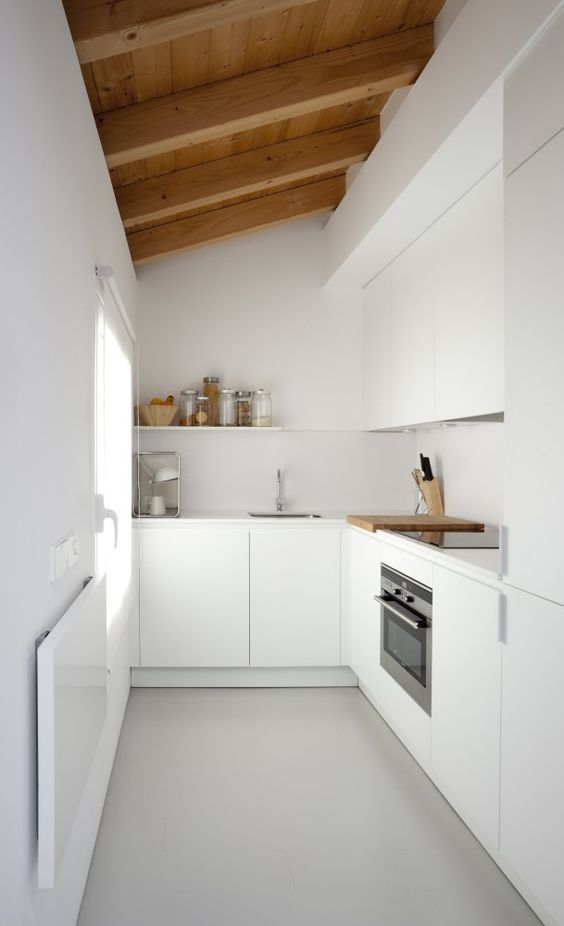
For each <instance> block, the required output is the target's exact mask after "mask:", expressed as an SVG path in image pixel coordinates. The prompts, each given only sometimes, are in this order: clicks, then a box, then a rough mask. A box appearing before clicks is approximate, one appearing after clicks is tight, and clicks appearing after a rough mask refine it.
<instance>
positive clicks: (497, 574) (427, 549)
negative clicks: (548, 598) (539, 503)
mask: <svg viewBox="0 0 564 926" xmlns="http://www.w3.org/2000/svg"><path fill="white" fill-rule="evenodd" d="M312 513H315V514H320V515H322V517H321V518H296V519H294V518H251V516H250V515H249V512H248V511H233V510H213V511H194V510H189V509H187V510H183V511H181V513H180V517H178V518H169V517H167V518H158V517H155V518H151V517H146V518H134V519H133V523H134V525H135V526H136V528H137V529H139V528H141V529H155V528H157V529H163V528H174V529H177V530H183V529H186V528H190V527H205V526H210V527H211V526H215V527H218V526H220V525H221V526H224V527H241V526H243V525H245V526H246V527H251V526H252V527H253V528H267V529H272V528H281V527H283V528H293V529H295V528H296V527H300V528H302V529H306V530H308V529H309V530H311V529H317V530H319V529H320V528H321V529H323V528H326V527H341V528H342V527H349V528H350V530H355V531H360V532H361V533H362V534H364V535H366V534H368V536H372V537H374V538H375V539H377V540H379V541H383V542H385V543H389V544H390V545H391V546H395V547H397V548H398V549H400V550H406V551H408V552H409V553H411V554H413V555H414V556H420V557H421V558H422V559H425V560H427V561H429V562H432V563H436V564H437V565H439V566H445V567H446V568H452V569H455V570H456V571H457V572H462V573H466V574H468V575H470V576H474V577H475V578H476V577H481V578H483V579H486V580H489V581H493V582H497V581H499V580H500V579H501V567H500V551H499V550H482V549H470V550H460V549H455V550H451V549H446V550H445V549H441V548H439V547H434V546H432V545H430V544H426V543H420V542H419V541H417V540H413V538H411V537H404V536H402V534H401V533H396V532H392V531H376V532H375V533H373V534H370V533H369V532H368V531H366V530H364V529H363V528H361V527H355V526H353V525H349V524H347V521H346V518H347V515H349V514H353V513H354V512H352V511H350V510H348V511H326V510H322V509H312ZM359 513H362V512H359ZM389 513H390V514H397V513H398V512H389Z"/></svg>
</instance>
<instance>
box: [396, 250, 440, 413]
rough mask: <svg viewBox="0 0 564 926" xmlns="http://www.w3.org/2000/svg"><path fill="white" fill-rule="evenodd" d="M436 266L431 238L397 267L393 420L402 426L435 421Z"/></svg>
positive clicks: (408, 251)
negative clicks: (434, 281) (434, 284)
mask: <svg viewBox="0 0 564 926" xmlns="http://www.w3.org/2000/svg"><path fill="white" fill-rule="evenodd" d="M436 264H437V256H436V255H434V252H433V248H432V242H431V240H430V238H429V236H428V235H423V236H422V237H421V238H419V239H418V240H417V241H414V242H413V244H412V245H411V247H409V248H408V249H407V251H405V253H403V254H400V256H399V257H398V258H397V259H396V260H395V261H394V263H393V264H392V305H393V315H392V342H391V351H392V421H393V424H394V426H397V427H401V426H402V425H409V424H417V423H420V422H425V421H433V420H434V415H435V404H434V363H435V348H434V328H435V320H434V317H435V307H434V294H433V280H434V275H435V273H436V271H437V267H436Z"/></svg>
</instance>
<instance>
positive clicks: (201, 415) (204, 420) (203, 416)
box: [195, 395, 210, 428]
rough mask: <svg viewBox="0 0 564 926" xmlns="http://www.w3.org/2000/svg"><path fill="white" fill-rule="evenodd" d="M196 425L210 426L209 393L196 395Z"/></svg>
mask: <svg viewBox="0 0 564 926" xmlns="http://www.w3.org/2000/svg"><path fill="white" fill-rule="evenodd" d="M195 418H196V421H195V427H197V428H208V427H209V426H210V400H209V396H207V395H199V396H196V416H195Z"/></svg>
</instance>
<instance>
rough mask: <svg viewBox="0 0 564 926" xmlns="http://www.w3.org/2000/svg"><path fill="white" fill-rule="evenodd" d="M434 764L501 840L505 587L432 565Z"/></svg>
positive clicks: (484, 829)
mask: <svg viewBox="0 0 564 926" xmlns="http://www.w3.org/2000/svg"><path fill="white" fill-rule="evenodd" d="M433 578H434V583H433V722H432V746H431V754H432V761H431V764H432V769H433V772H434V774H435V775H436V776H437V779H438V781H439V782H440V783H441V785H442V786H443V787H444V788H445V792H446V794H447V797H449V799H450V800H451V801H452V803H453V805H454V807H455V809H456V810H457V811H458V812H459V813H460V815H461V816H462V817H463V819H465V820H467V822H468V823H469V824H470V825H471V826H472V828H473V829H475V830H477V831H478V833H479V834H480V835H481V836H482V838H484V839H485V840H486V841H487V843H488V845H489V846H490V847H491V848H497V847H498V840H499V750H500V712H501V644H500V632H499V631H500V626H499V624H500V593H499V592H498V591H496V590H495V589H493V588H489V587H488V586H486V585H481V584H480V583H479V582H476V581H474V580H473V579H468V578H465V577H464V576H459V575H457V574H456V573H453V572H450V571H449V570H447V569H441V568H440V567H438V566H435V568H434V572H433Z"/></svg>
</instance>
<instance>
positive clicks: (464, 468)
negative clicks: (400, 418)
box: [416, 422, 505, 524]
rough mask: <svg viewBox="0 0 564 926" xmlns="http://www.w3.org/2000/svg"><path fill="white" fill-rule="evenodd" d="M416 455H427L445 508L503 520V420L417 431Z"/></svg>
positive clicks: (469, 515)
mask: <svg viewBox="0 0 564 926" xmlns="http://www.w3.org/2000/svg"><path fill="white" fill-rule="evenodd" d="M416 444H417V459H419V454H420V453H423V454H424V455H425V456H427V457H430V459H431V466H432V467H433V471H434V474H435V476H437V478H438V479H439V482H440V484H441V489H442V492H443V501H444V504H445V512H446V513H447V514H451V515H455V516H457V517H461V518H477V519H480V520H483V521H486V522H487V523H489V524H501V523H502V522H503V480H504V472H505V460H504V452H505V450H504V433H503V424H497V423H494V422H488V423H487V424H468V425H456V426H454V427H447V428H438V429H433V430H430V431H419V432H418V433H417V441H416Z"/></svg>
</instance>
